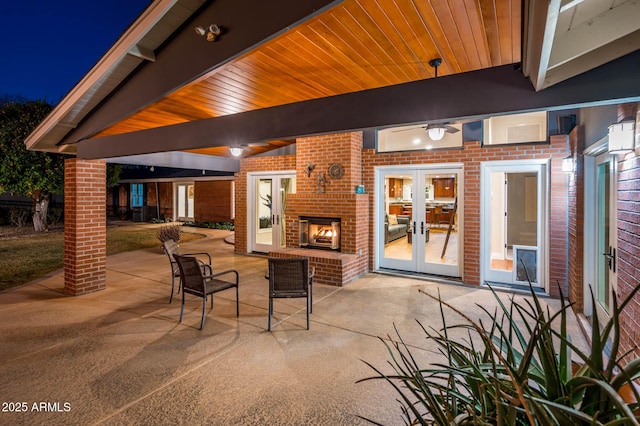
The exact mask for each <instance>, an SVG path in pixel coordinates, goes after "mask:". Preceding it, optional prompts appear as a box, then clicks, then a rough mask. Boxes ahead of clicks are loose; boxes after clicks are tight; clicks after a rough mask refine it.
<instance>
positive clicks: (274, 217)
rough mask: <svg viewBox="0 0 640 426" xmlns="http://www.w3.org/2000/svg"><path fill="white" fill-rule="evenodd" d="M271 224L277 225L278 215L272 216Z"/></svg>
mask: <svg viewBox="0 0 640 426" xmlns="http://www.w3.org/2000/svg"><path fill="white" fill-rule="evenodd" d="M271 224H272V225H275V224H276V215H275V214H272V215H271Z"/></svg>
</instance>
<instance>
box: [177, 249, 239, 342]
mask: <svg viewBox="0 0 640 426" xmlns="http://www.w3.org/2000/svg"><path fill="white" fill-rule="evenodd" d="M173 257H174V258H175V259H176V263H177V264H178V269H180V280H181V281H182V306H181V308H180V322H182V315H183V314H184V295H185V293H188V294H192V295H194V296H198V297H202V319H201V320H200V330H202V328H203V327H204V319H205V310H206V306H207V298H208V297H209V296H211V309H213V294H214V293H217V292H219V291H222V290H227V289H230V288H234V287H235V289H236V316H240V301H239V295H238V280H239V276H238V271H236V270H233V269H229V270H227V271H223V272H218V273H216V274H211V275H206V274H205V273H204V272H203V271H204V270H205V269H206V268H203V262H202V261H200V260H198V259H197V258H196V257H194V256H190V255H179V254H177V255H174V256H173ZM204 266H206V265H204ZM228 274H233V275H235V279H234V280H232V281H227V280H223V279H220V278H219V277H221V276H223V275H228Z"/></svg>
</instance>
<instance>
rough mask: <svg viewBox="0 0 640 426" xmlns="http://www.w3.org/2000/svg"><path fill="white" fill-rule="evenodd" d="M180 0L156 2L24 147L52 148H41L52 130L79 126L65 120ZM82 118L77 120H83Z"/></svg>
mask: <svg viewBox="0 0 640 426" xmlns="http://www.w3.org/2000/svg"><path fill="white" fill-rule="evenodd" d="M177 1H178V0H156V1H154V2H153V3H152V4H151V5H149V7H148V8H147V9H145V10H144V11H143V12H142V14H141V15H140V17H139V18H138V19H137V20H136V21H135V22H134V23H133V24H131V26H130V27H129V28H128V29H127V30H126V31H125V33H124V34H123V35H122V36H121V37H120V38H119V39H118V40H117V41H116V42H115V43H114V45H113V46H112V47H111V48H110V49H109V50H108V51H107V53H105V54H104V56H102V58H100V60H98V63H96V65H94V66H93V68H91V70H90V71H89V72H88V73H87V74H86V75H85V76H84V77H83V78H82V80H80V82H79V83H78V84H76V85H75V86H74V87H73V88H72V89H71V91H70V92H69V93H68V94H67V95H66V96H65V97H64V98H63V99H62V100H61V101H60V103H58V105H56V107H55V108H54V109H53V111H52V112H51V113H50V114H49V115H48V116H47V117H46V118H45V119H44V120H43V121H42V122H41V123H40V124H39V125H38V127H36V129H35V130H34V131H33V132H32V133H31V134H30V135H29V136H28V137H27V139H26V140H25V145H26V147H27V149H34V150H37V149H42V150H46V149H47V148H49V149H50V148H52V147H39V146H38V144H39V142H40V141H41V140H42V139H43V138H44V136H45V135H46V134H47V133H49V132H50V131H51V129H52V128H54V127H55V126H57V125H59V124H60V123H63V125H64V126H74V125H76V124H77V123H65V122H64V121H63V119H64V117H66V116H67V114H68V113H69V112H70V111H71V110H72V109H73V108H74V107H75V105H76V104H77V103H78V102H80V101H81V100H82V98H83V97H85V96H87V94H88V93H90V92H91V91H92V88H93V87H94V86H95V85H96V84H97V83H98V82H99V81H100V79H101V78H102V76H104V75H105V74H108V73H109V70H111V69H112V68H113V67H114V66H117V64H118V62H119V61H120V60H122V58H124V57H125V56H126V55H127V54H129V53H130V51H131V49H132V48H135V47H136V46H137V44H138V43H139V41H140V40H141V39H142V38H143V37H144V36H145V34H146V33H147V32H148V31H149V30H150V29H151V28H153V26H154V25H155V24H156V23H157V22H158V21H159V20H160V19H161V18H162V17H163V16H164V15H165V14H166V13H167V12H169V11H170V10H171V8H172V7H173V6H174V5H175V4H176V2H177ZM141 61H142V60H141ZM82 118H83V117H80V118H78V121H80V120H81V119H82Z"/></svg>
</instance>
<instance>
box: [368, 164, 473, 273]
mask: <svg viewBox="0 0 640 426" xmlns="http://www.w3.org/2000/svg"><path fill="white" fill-rule="evenodd" d="M463 176H464V173H463V168H462V164H458V163H456V164H439V165H419V166H418V165H417V166H398V167H379V168H376V200H375V203H376V216H375V220H376V234H375V235H376V268H385V269H394V270H401V271H408V272H419V273H425V274H432V275H442V276H448V277H460V276H461V270H462V268H461V262H460V259H462V255H461V253H462V241H463V240H462V238H461V235H462V226H461V224H462V223H463V221H462V214H461V213H462V205H463V198H462V191H461V190H460V188H462V180H463Z"/></svg>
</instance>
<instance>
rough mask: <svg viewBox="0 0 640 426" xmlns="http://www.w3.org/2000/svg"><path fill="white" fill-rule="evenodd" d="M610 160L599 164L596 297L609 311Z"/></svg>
mask: <svg viewBox="0 0 640 426" xmlns="http://www.w3.org/2000/svg"><path fill="white" fill-rule="evenodd" d="M609 184H610V170H609V162H606V163H603V164H600V165H598V177H597V190H596V191H597V194H598V200H597V201H598V212H597V252H596V253H597V254H596V255H597V259H598V260H597V266H596V268H597V280H598V283H597V286H596V298H597V301H598V303H599V304H600V305H601V306H602V307H603V308H604V310H605V311H606V312H609V293H610V291H609V286H610V283H609V264H608V260H607V258H606V257H605V256H604V255H602V253H609V247H610V243H609V195H610V194H609Z"/></svg>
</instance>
